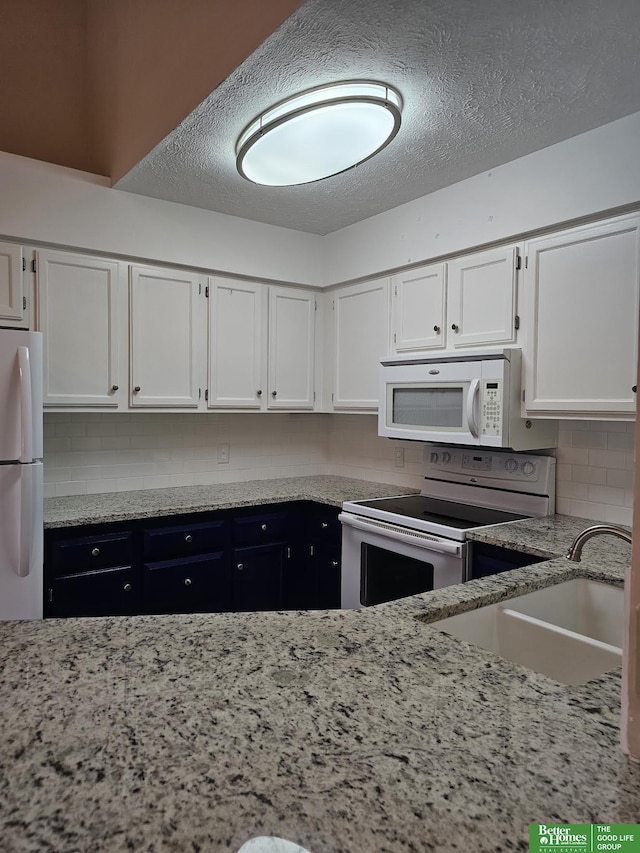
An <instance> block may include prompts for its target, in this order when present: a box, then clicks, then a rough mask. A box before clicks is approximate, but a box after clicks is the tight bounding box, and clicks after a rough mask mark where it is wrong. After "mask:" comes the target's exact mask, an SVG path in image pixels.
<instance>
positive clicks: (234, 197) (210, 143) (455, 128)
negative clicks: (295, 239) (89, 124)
mask: <svg viewBox="0 0 640 853" xmlns="http://www.w3.org/2000/svg"><path fill="white" fill-rule="evenodd" d="M639 41H640V15H638V7H637V0H564V2H562V3H558V2H557V0H537V2H535V3H532V2H530V0H490V2H483V3H478V2H475V0H456V2H451V0H430V2H429V3H425V2H424V0H306V2H305V3H304V4H303V5H302V6H301V7H300V8H299V9H298V10H297V12H295V13H294V14H293V15H292V16H291V17H290V18H289V19H288V20H287V21H285V22H284V24H283V25H282V26H281V27H280V28H279V29H278V30H276V32H275V33H274V34H273V35H271V36H270V37H269V38H268V39H267V40H266V41H265V42H264V43H263V44H262V45H261V46H260V47H259V48H258V49H257V50H256V51H255V52H254V53H253V54H252V55H251V56H250V57H249V58H248V59H247V60H246V61H245V62H244V63H243V64H242V65H241V66H240V67H239V68H237V69H236V71H235V72H233V73H232V74H231V75H230V76H229V77H228V78H227V79H226V80H225V81H224V82H223V83H222V84H221V85H220V86H218V88H217V89H216V90H215V91H214V92H212V93H211V95H209V97H208V98H206V99H205V100H204V101H203V102H202V103H201V104H200V105H199V106H198V107H197V108H196V109H195V110H194V111H193V112H192V113H191V114H190V115H189V116H188V117H187V118H186V119H185V120H184V121H183V122H182V123H181V124H180V125H179V126H178V127H177V128H176V129H175V130H173V131H172V132H171V133H170V134H169V135H168V136H167V137H166V138H165V139H164V140H163V141H162V142H161V143H159V144H158V145H157V146H156V147H155V148H154V149H153V150H152V151H151V152H150V153H149V154H148V155H147V156H146V157H145V158H143V159H142V160H141V161H140V163H138V164H137V165H136V166H135V167H134V168H133V169H132V170H131V171H130V172H129V173H128V174H127V175H125V177H124V178H123V179H121V180H120V181H119V182H118V183H117V185H116V186H117V188H118V189H122V190H128V191H130V192H135V193H140V194H142V195H147V196H152V197H156V198H162V199H167V200H169V201H175V202H181V203H183V204H188V205H193V206H195V207H202V208H207V209H211V210H215V211H219V212H221V213H226V214H230V215H234V216H241V217H244V218H246V219H254V220H258V221H261V222H267V223H270V224H273V225H280V226H285V227H288V228H293V229H297V230H301V231H309V232H313V233H317V234H327V233H329V232H331V231H335V230H337V229H339V228H343V227H345V226H347V225H350V224H352V223H354V222H358V221H360V220H362V219H366V218H367V217H370V216H373V215H375V214H377V213H381V212H382V211H385V210H389V209H391V208H393V207H396V206H397V205H399V204H402V203H404V202H407V201H411V200H412V199H415V198H418V197H420V196H423V195H426V194H428V193H431V192H434V191H435V190H438V189H441V188H442V187H445V186H449V185H450V184H453V183H457V182H458V181H461V180H463V179H465V178H468V177H471V176H472V175H477V174H479V173H481V172H483V171H485V170H487V169H491V168H494V167H495V166H497V165H500V164H502V163H507V162H509V161H511V160H515V159H516V158H518V157H522V156H524V155H526V154H529V153H531V152H533V151H537V150H539V149H541V148H544V147H546V146H548V145H552V144H554V143H556V142H559V141H561V140H564V139H568V138H570V137H572V136H576V135H578V134H580V133H584V132H585V131H587V130H590V129H592V128H594V127H598V126H600V125H602V124H606V123H607V122H610V121H613V120H615V119H618V118H621V117H622V116H625V115H629V114H630V113H633V112H635V111H637V110H639V109H640V88H639V87H638V85H637V79H638V73H639V72H640V67H639V66H640V61H639V58H638V57H639V54H638V50H637V45H638V42H639ZM344 79H380V80H382V81H385V82H389V83H390V84H392V85H394V86H395V87H396V88H398V89H399V91H400V92H401V94H402V96H403V99H404V104H405V106H404V110H403V118H402V127H401V130H400V133H399V134H398V136H397V137H396V139H394V141H393V142H392V143H391V144H390V145H389V146H388V147H387V148H386V149H385V150H384V151H382V152H381V153H380V154H378V155H377V156H376V157H375V158H373V159H372V160H370V161H368V162H366V163H364V164H362V165H361V166H359V167H358V168H357V169H355V170H351V171H349V172H346V173H344V174H342V175H338V176H336V177H334V178H331V179H330V180H327V181H322V182H320V183H313V184H309V185H307V186H304V185H303V186H296V187H289V188H281V187H278V188H269V187H259V186H257V185H255V184H251V183H249V182H248V181H245V180H244V179H243V178H241V177H240V176H239V175H238V173H237V171H236V167H235V144H236V140H237V138H238V136H239V135H240V133H241V132H242V131H243V130H244V128H245V127H246V125H247V124H248V123H249V122H250V121H252V120H253V119H254V118H255V117H256V116H257V115H258V114H259V113H260V112H261V111H262V110H264V109H266V108H267V107H269V106H272V105H273V104H274V103H276V102H277V101H280V100H282V99H284V98H287V97H289V96H290V95H293V94H296V93H298V92H300V91H303V90H305V89H308V88H311V87H314V86H318V85H319V84H320V83H329V82H333V81H337V80H344Z"/></svg>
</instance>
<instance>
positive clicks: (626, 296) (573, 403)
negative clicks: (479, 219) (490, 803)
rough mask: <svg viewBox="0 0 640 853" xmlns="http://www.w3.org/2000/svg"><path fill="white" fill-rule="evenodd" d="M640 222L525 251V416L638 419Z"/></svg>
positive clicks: (575, 232)
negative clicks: (636, 389)
mask: <svg viewBox="0 0 640 853" xmlns="http://www.w3.org/2000/svg"><path fill="white" fill-rule="evenodd" d="M639 229H640V218H639V217H637V216H632V217H622V218H620V219H616V220H614V221H613V222H609V223H607V224H600V225H594V226H586V227H582V228H576V229H572V230H570V231H565V232H563V233H562V234H556V235H554V236H550V237H542V238H540V239H538V240H531V241H530V242H528V243H527V244H526V246H525V251H526V254H527V268H526V269H525V276H524V291H525V299H526V317H527V334H526V343H525V392H526V396H525V403H524V409H525V411H526V412H531V413H536V412H544V413H547V414H550V415H551V414H552V415H556V414H557V413H566V414H568V415H573V416H574V417H575V416H576V415H582V416H589V417H613V416H616V415H617V416H626V418H628V419H631V418H632V417H633V416H634V414H635V408H636V403H635V394H634V393H633V391H632V388H633V386H635V385H636V383H637V377H636V363H637V347H638V291H639V285H640V260H639V258H640V254H639Z"/></svg>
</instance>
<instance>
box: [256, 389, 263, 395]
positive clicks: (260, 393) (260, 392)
mask: <svg viewBox="0 0 640 853" xmlns="http://www.w3.org/2000/svg"><path fill="white" fill-rule="evenodd" d="M256 397H262V388H258V390H257V391H256Z"/></svg>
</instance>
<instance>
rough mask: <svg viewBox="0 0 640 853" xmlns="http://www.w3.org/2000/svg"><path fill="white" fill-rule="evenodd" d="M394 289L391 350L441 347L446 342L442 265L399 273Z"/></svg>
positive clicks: (443, 266)
mask: <svg viewBox="0 0 640 853" xmlns="http://www.w3.org/2000/svg"><path fill="white" fill-rule="evenodd" d="M391 286H392V288H393V318H392V324H393V349H394V351H395V352H396V353H403V352H411V351H413V350H426V349H432V348H434V347H441V346H443V345H444V341H445V332H446V329H445V322H446V318H445V265H444V264H432V265H431V266H428V267H420V268H419V269H415V270H410V271H409V272H405V273H399V274H398V275H394V276H393V278H392V279H391Z"/></svg>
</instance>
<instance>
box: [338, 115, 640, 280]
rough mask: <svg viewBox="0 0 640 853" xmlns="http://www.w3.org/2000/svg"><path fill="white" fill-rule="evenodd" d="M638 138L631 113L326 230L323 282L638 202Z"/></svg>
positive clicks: (637, 120) (638, 125) (637, 121)
mask: <svg viewBox="0 0 640 853" xmlns="http://www.w3.org/2000/svg"><path fill="white" fill-rule="evenodd" d="M639 140H640V113H634V114H633V115H630V116H627V117H626V118H623V119H620V120H618V121H615V122H612V123H611V124H607V125H604V126H602V127H599V128H596V129H595V130H591V131H589V132H588V133H583V134H581V135H580V136H575V137H573V139H568V140H566V141H565V142H560V143H558V144H557V145H552V146H550V147H549V148H544V149H542V150H541V151H536V152H535V153H533V154H529V155H527V156H526V157H521V158H520V159H518V160H513V161H512V162H511V163H506V164H505V165H502V166H497V167H496V168H495V169H491V170H490V171H488V172H484V173H482V174H480V175H477V176H475V177H473V178H469V179H467V180H465V181H460V183H458V184H454V185H453V186H450V187H446V188H445V189H442V190H439V191H438V192H434V193H431V194H430V195H427V196H423V197H422V198H419V199H416V200H415V201H412V202H409V203H408V204H403V205H401V206H400V207H396V208H395V209H393V210H389V211H387V212H386V213H381V214H379V215H378V216H374V217H371V218H370V219H366V220H364V221H362V222H358V223H356V224H355V225H350V226H349V227H348V228H343V229H341V230H340V231H336V232H334V233H333V234H329V235H327V236H326V237H325V238H324V241H323V252H324V254H325V260H324V284H325V285H330V284H335V283H337V282H342V281H348V280H351V279H356V278H360V277H363V276H370V275H373V274H376V273H380V272H382V271H386V270H391V269H395V268H398V267H403V266H406V265H407V264H415V263H418V262H421V261H424V260H428V259H431V258H435V257H438V256H441V255H449V254H453V253H456V252H461V251H464V250H467V249H470V248H472V247H475V246H478V245H481V244H486V243H493V242H496V241H500V240H506V239H509V238H510V237H513V236H515V235H522V234H525V233H527V232H533V231H536V230H539V229H543V228H547V227H549V226H552V225H556V224H560V223H564V222H567V221H569V220H573V219H578V218H581V217H586V216H591V215H593V214H596V213H599V212H601V211H607V210H611V209H613V208H618V207H621V206H625V205H630V204H637V203H638V202H640V157H638V145H639Z"/></svg>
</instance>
